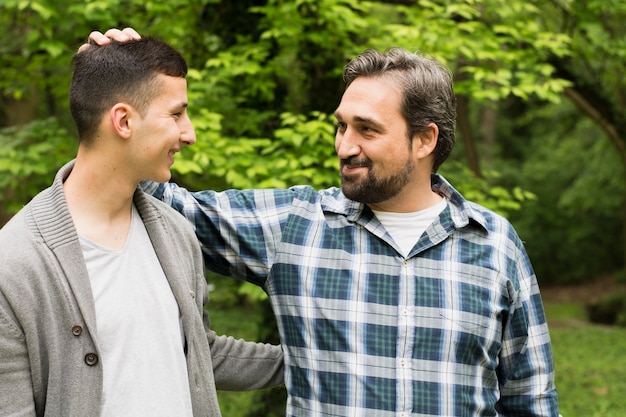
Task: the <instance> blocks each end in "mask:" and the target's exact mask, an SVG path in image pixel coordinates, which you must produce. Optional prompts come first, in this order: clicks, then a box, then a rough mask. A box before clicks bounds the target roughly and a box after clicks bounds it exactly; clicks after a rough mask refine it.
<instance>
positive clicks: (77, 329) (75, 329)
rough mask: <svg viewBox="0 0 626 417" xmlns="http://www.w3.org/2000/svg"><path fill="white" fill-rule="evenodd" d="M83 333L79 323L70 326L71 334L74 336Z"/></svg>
mask: <svg viewBox="0 0 626 417" xmlns="http://www.w3.org/2000/svg"><path fill="white" fill-rule="evenodd" d="M82 333H83V328H82V327H80V326H79V325H75V326H72V334H73V335H74V336H80V335H81V334H82Z"/></svg>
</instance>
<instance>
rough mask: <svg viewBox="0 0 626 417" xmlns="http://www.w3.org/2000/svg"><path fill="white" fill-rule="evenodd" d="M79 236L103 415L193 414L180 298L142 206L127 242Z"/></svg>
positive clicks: (153, 416)
mask: <svg viewBox="0 0 626 417" xmlns="http://www.w3.org/2000/svg"><path fill="white" fill-rule="evenodd" d="M80 242H81V245H82V248H83V255H84V257H85V261H86V263H87V270H88V271H89V277H90V280H91V287H92V290H93V296H94V300H95V305H96V323H97V332H98V334H97V343H98V346H99V349H100V360H101V361H102V367H103V372H104V392H103V404H102V416H103V417H120V416H124V417H135V416H136V417H139V416H141V417H144V416H151V417H158V416H163V417H166V416H167V417H171V416H177V417H178V416H192V408H191V395H190V391H189V382H188V378H187V365H186V359H185V354H184V336H183V332H182V328H181V321H180V312H179V310H178V304H177V303H176V300H175V298H174V294H173V293H172V290H171V288H170V286H169V283H168V282H167V279H166V277H165V274H164V273H163V270H162V268H161V265H160V263H159V260H158V258H157V256H156V253H155V252H154V248H153V247H152V244H151V242H150V239H149V237H148V233H147V231H146V228H145V226H144V224H143V222H142V221H141V217H140V216H139V213H138V212H137V209H136V208H135V207H134V206H133V213H132V221H131V226H130V231H129V234H128V237H127V240H126V244H125V246H124V248H123V249H121V250H113V249H109V248H105V247H102V246H100V245H97V244H95V243H93V242H90V241H89V240H87V239H84V238H82V237H81V238H80Z"/></svg>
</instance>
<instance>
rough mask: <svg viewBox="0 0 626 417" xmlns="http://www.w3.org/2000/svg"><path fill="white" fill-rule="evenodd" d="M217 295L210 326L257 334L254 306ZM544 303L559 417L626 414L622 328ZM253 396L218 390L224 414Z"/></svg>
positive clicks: (238, 411) (575, 306)
mask: <svg viewBox="0 0 626 417" xmlns="http://www.w3.org/2000/svg"><path fill="white" fill-rule="evenodd" d="M218 285H221V284H218ZM217 298H218V300H216V301H217V302H214V303H213V302H212V303H211V304H210V313H211V317H212V327H213V329H214V330H216V331H217V332H218V333H221V334H229V335H231V336H235V337H241V338H246V339H248V340H257V339H258V333H257V332H258V331H257V322H258V308H256V307H255V305H254V304H252V305H248V306H244V307H242V306H240V305H237V304H236V303H233V302H232V300H231V301H229V302H225V303H223V302H220V301H219V297H217ZM545 307H546V315H547V317H548V320H549V322H550V334H551V337H552V347H553V350H554V360H555V366H556V385H557V389H558V391H559V403H560V409H561V414H562V415H563V417H624V416H626V395H625V394H624V393H626V329H624V328H619V327H607V326H594V325H591V324H590V323H588V321H587V317H586V312H585V310H584V307H583V306H582V305H581V304H579V303H575V302H546V304H545ZM253 396H254V393H247V392H243V393H242V392H219V393H218V398H219V401H220V407H221V409H222V414H223V415H224V416H229V417H243V416H244V415H245V412H246V410H248V409H249V408H250V406H251V404H252V401H254V397H253Z"/></svg>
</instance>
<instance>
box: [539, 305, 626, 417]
mask: <svg viewBox="0 0 626 417" xmlns="http://www.w3.org/2000/svg"><path fill="white" fill-rule="evenodd" d="M546 315H547V317H548V320H549V322H550V335H551V337H552V348H553V350H554V361H555V367H556V386H557V390H558V392H559V404H560V409H561V414H562V415H563V417H624V416H626V397H625V396H624V393H625V392H626V329H624V328H619V327H608V326H594V325H591V324H589V323H588V322H587V318H586V313H585V311H584V308H583V306H581V305H580V304H577V303H571V302H570V303H546Z"/></svg>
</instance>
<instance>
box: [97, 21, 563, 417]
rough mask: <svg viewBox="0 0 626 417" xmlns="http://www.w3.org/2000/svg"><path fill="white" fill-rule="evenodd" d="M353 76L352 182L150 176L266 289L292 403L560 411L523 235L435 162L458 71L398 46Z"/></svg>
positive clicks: (219, 251)
mask: <svg viewBox="0 0 626 417" xmlns="http://www.w3.org/2000/svg"><path fill="white" fill-rule="evenodd" d="M109 34H110V33H109ZM110 35H111V34H110ZM92 39H94V40H96V41H97V42H106V40H104V39H103V37H102V35H101V34H92ZM344 78H345V80H346V81H347V84H348V85H347V89H346V91H345V93H344V95H343V97H342V99H341V103H340V104H339V107H338V108H337V110H336V112H335V116H336V118H337V122H338V123H337V134H336V142H335V147H336V150H337V154H338V156H339V160H340V166H341V172H340V176H341V189H338V188H330V189H326V190H320V191H317V190H314V189H312V188H311V187H306V186H303V187H293V188H290V189H273V190H247V191H238V190H228V191H224V192H214V191H209V190H207V191H202V192H196V193H190V192H188V191H187V190H185V189H182V188H180V187H178V186H177V185H176V184H172V183H168V184H155V183H150V184H146V185H145V189H146V190H147V191H148V192H150V193H152V194H154V195H155V196H156V197H158V198H160V199H163V200H164V201H165V202H167V203H168V204H170V205H172V206H173V207H174V208H176V209H177V210H179V211H180V212H181V213H182V214H183V215H184V216H185V217H186V218H187V219H188V220H189V221H190V222H191V223H193V224H194V227H195V230H196V235H197V237H198V239H199V240H200V241H201V243H202V248H203V254H204V258H205V262H206V263H207V265H209V266H210V267H211V268H213V269H214V270H215V271H216V272H218V273H221V274H224V275H231V276H236V277H238V278H242V279H247V280H249V281H251V282H253V283H256V284H258V285H261V286H263V288H264V289H265V290H266V291H267V293H268V295H269V299H270V301H271V303H272V306H273V308H274V311H275V313H276V317H277V321H278V328H279V332H280V337H281V343H282V344H283V346H284V349H285V364H286V366H285V370H286V375H285V382H286V386H287V390H288V393H289V397H288V406H287V415H288V416H368V415H371V416H377V417H387V416H389V417H391V416H394V417H397V416H411V415H413V416H449V417H451V416H527V417H530V416H535V417H538V416H543V417H548V416H549V417H556V416H558V414H559V413H558V402H557V393H556V389H555V386H554V364H553V357H552V349H551V343H550V337H549V333H548V327H547V323H546V318H545V315H544V311H543V305H542V301H541V296H540V293H539V287H538V285H537V280H536V277H535V274H534V272H533V270H532V266H531V263H530V260H529V259H528V256H527V254H526V251H525V249H524V246H523V244H522V242H521V241H520V239H519V237H518V236H517V234H516V232H515V230H514V229H513V227H512V226H511V225H510V224H509V222H507V221H506V220H505V219H504V218H502V217H501V216H499V215H497V214H496V213H493V212H492V211H490V210H488V209H486V208H484V207H481V206H479V205H477V204H474V203H472V202H469V201H467V200H465V199H464V198H463V196H462V195H461V194H460V193H459V192H458V191H456V190H455V189H454V188H453V187H452V186H451V185H450V184H449V183H448V182H447V181H446V180H445V179H444V178H443V177H442V176H440V175H438V174H436V171H437V169H438V168H439V166H440V165H441V163H442V162H444V160H445V159H446V158H447V157H448V155H449V154H450V152H451V150H452V148H453V145H454V141H455V118H456V110H455V102H456V99H455V96H454V92H453V88H452V77H451V74H450V72H449V70H448V69H447V68H445V67H444V66H443V65H441V64H440V63H439V62H437V61H434V60H431V59H428V58H426V57H423V56H419V55H414V54H410V53H407V52H406V51H404V50H402V49H398V48H393V49H390V50H389V51H387V52H385V53H380V52H377V51H372V50H369V51H365V52H364V53H362V54H361V55H359V56H357V57H356V58H355V59H354V60H353V61H352V62H350V63H349V64H348V65H347V66H346V68H345V71H344Z"/></svg>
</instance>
